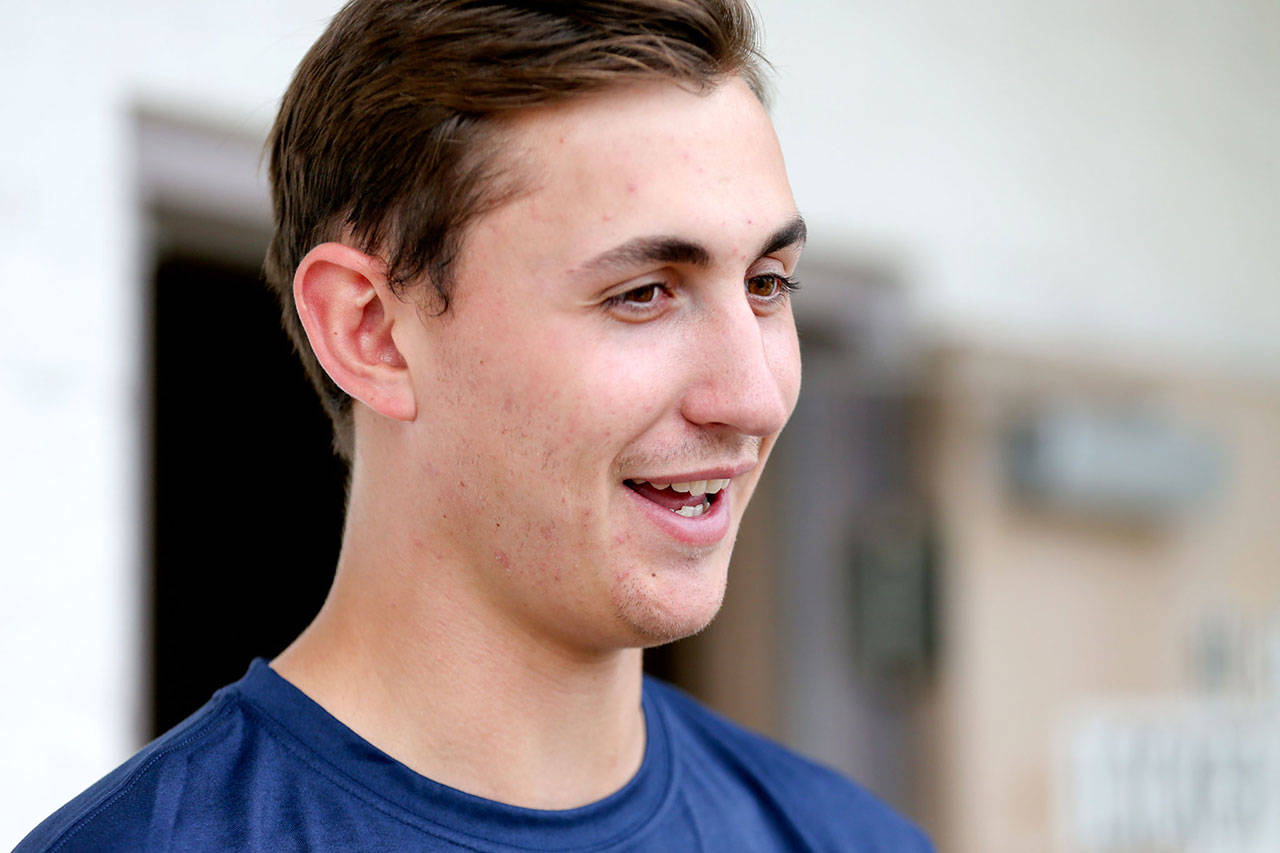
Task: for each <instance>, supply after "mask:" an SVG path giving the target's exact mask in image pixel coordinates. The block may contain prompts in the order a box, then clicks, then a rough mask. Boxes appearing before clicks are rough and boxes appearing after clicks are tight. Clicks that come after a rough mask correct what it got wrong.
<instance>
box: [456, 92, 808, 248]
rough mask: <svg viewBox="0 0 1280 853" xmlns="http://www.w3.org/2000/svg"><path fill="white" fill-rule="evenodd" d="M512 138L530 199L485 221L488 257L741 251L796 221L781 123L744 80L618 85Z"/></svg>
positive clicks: (549, 113)
mask: <svg viewBox="0 0 1280 853" xmlns="http://www.w3.org/2000/svg"><path fill="white" fill-rule="evenodd" d="M503 137H504V141H503V147H504V148H505V149H506V156H508V157H510V165H511V166H512V168H513V169H514V170H515V171H517V172H518V173H519V176H520V181H521V183H522V184H523V186H524V187H525V191H524V192H522V193H520V194H518V195H517V196H516V197H515V198H514V199H513V200H511V201H510V202H508V203H507V204H504V205H502V206H501V207H500V208H498V209H496V210H494V211H491V212H490V213H488V214H486V215H484V216H482V217H481V218H480V219H479V220H478V221H477V222H476V223H475V227H474V233H473V235H472V236H473V237H475V238H476V239H475V241H471V240H469V241H468V242H469V243H472V247H473V248H476V249H480V248H481V246H478V245H475V244H476V243H477V242H478V243H481V244H485V243H488V242H489V241H491V240H501V241H502V244H503V245H504V247H505V251H506V252H509V253H511V252H524V251H529V252H531V253H533V254H534V255H537V256H539V257H541V258H543V259H548V260H549V259H550V258H551V257H554V258H556V259H557V260H558V261H559V262H560V263H562V264H563V263H569V262H571V260H572V258H573V257H577V256H583V257H585V256H590V255H593V254H595V253H596V252H599V251H604V250H605V249H608V248H609V247H610V246H611V245H613V244H616V243H619V242H622V241H625V240H628V239H631V238H634V237H635V236H637V235H639V234H664V235H670V236H678V237H682V238H688V239H690V240H694V241H696V242H699V243H700V244H704V245H707V246H709V247H710V248H712V250H713V252H714V251H716V250H719V251H721V252H728V253H732V252H733V251H734V250H735V247H737V246H738V245H739V244H740V243H741V244H742V245H744V246H746V245H753V246H758V243H759V235H760V234H762V233H765V232H770V231H772V230H773V229H775V228H776V227H777V226H778V225H779V224H780V223H783V222H785V221H788V220H789V219H791V218H792V217H793V216H794V214H795V203H794V201H793V199H792V196H791V190H790V186H789V184H788V183H787V177H786V170H785V167H784V165H783V160H782V153H781V150H780V149H779V146H778V142H777V137H776V135H775V134H774V132H773V127H772V125H771V123H770V122H769V119H768V116H767V114H766V113H765V110H764V107H763V106H762V105H761V104H760V102H759V100H758V99H757V98H756V96H755V95H754V93H752V92H751V90H750V88H749V87H748V86H747V85H746V83H744V82H743V81H742V80H741V79H738V78H730V79H728V80H726V81H725V82H723V83H721V84H720V85H718V86H716V87H715V88H714V89H712V90H710V91H708V92H703V93H695V92H691V91H689V90H687V89H684V88H681V87H680V86H678V85H676V84H674V83H668V82H644V83H637V84H629V85H627V86H625V87H614V88H611V89H608V90H605V91H602V92H599V93H595V94H592V95H589V96H585V97H582V98H578V99H574V100H572V101H569V102H566V103H562V104H557V105H553V106H549V107H539V108H536V109H533V110H527V111H524V112H522V113H520V114H519V115H517V116H516V117H515V118H513V119H512V120H510V121H509V123H508V124H507V126H506V127H505V128H504V133H503ZM464 254H470V253H469V252H464ZM464 265H465V261H464Z"/></svg>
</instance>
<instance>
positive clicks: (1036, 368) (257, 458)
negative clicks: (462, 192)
mask: <svg viewBox="0 0 1280 853" xmlns="http://www.w3.org/2000/svg"><path fill="white" fill-rule="evenodd" d="M337 6H338V4H337V3H336V2H334V0H276V2H271V3H261V2H253V3H250V2H246V1H245V0H224V2H222V3H218V4H205V3H199V4H197V3H162V2H159V0H120V2H117V3H113V4H101V3H89V2H85V0H68V2H63V3H57V4H34V3H5V4H4V12H5V14H4V18H5V21H6V24H5V26H4V27H3V31H2V32H0V72H2V73H3V77H4V79H5V80H6V85H5V86H4V87H3V88H2V89H0V114H2V115H3V117H4V126H5V127H7V128H8V130H7V131H5V132H4V134H3V138H2V139H0V294H2V295H3V299H2V302H0V304H2V305H3V310H0V415H2V417H0V448H2V449H0V453H3V458H4V464H3V466H2V467H0V471H2V472H3V473H0V483H2V484H3V488H0V541H2V542H3V545H2V546H0V584H2V585H3V586H2V588H3V595H0V680H2V681H3V684H4V685H5V700H4V701H3V702H2V703H0V762H2V765H0V766H3V769H4V772H3V773H0V846H3V845H5V844H10V845H11V844H13V843H16V842H17V840H18V839H19V838H20V837H21V836H22V835H23V834H25V832H26V831H27V830H29V829H30V828H31V827H32V826H34V825H35V824H36V823H37V822H38V821H39V820H40V819H42V818H43V817H44V816H45V815H46V814H47V813H49V812H50V811H51V810H52V809H54V808H55V807H57V806H58V805H60V804H61V803H63V802H64V801H65V800H67V799H68V798H69V797H71V796H72V795H74V794H75V793H77V792H78V791H80V790H81V789H83V788H84V787H85V786H87V785H88V784H89V783H91V782H92V781H94V780H95V779H96V778H97V777H99V776H100V775H101V774H103V773H104V772H106V771H107V770H109V769H110V768H111V767H113V766H115V765H116V764H117V763H119V762H120V761H121V760H123V759H124V758H125V757H127V756H128V755H129V754H130V753H132V752H133V751H134V750H135V749H137V748H138V747H139V746H140V745H141V744H142V743H144V742H145V741H146V740H148V739H149V738H150V737H152V736H153V735H154V733H155V732H156V731H158V730H159V729H163V728H165V727H167V726H168V725H171V724H172V723H173V722H175V721H177V720H178V719H181V718H182V717H183V716H185V715H186V714H187V713H189V712H190V711H192V710H194V709H195V708H196V707H197V706H198V705H200V704H201V703H202V702H203V701H204V700H205V699H207V698H208V696H209V694H210V693H211V692H212V690H213V689H215V688H216V687H217V686H219V685H221V684H224V683H226V682H229V681H231V680H234V679H236V678H238V677H239V676H240V675H241V674H242V673H243V671H244V669H245V667H246V666H247V663H248V661H249V659H250V658H251V657H253V656H255V655H263V656H271V655H273V654H275V653H276V652H278V651H279V650H280V649H281V648H283V646H284V645H285V644H286V643H287V642H288V640H289V639H290V638H291V637H292V635H293V634H294V633H296V631H297V630H299V629H300V628H301V627H302V625H304V624H305V622H306V621H307V619H308V618H309V616H310V615H311V614H312V613H313V612H314V611H315V609H316V608H317V607H318V605H319V602H320V600H321V599H322V598H323V595H324V591H325V589H326V587H327V584H328V582H329V580H330V577H331V573H332V564H333V563H332V561H333V556H334V554H335V553H336V547H337V542H338V533H339V531H338V525H339V524H340V518H341V504H342V471H341V468H340V467H339V466H338V465H337V464H336V462H332V461H331V460H330V458H329V457H328V455H327V451H326V447H327V443H328V436H327V429H328V427H327V423H326V422H325V421H324V419H323V416H322V414H321V412H320V408H319V405H318V404H317V403H315V401H314V400H312V398H311V392H310V390H309V388H308V386H306V384H305V381H304V380H303V378H302V374H301V371H300V370H299V369H298V368H297V367H295V366H294V364H293V363H292V361H291V353H290V351H289V346H288V344H287V343H286V341H285V338H284V336H283V334H282V333H280V332H279V331H278V319H277V313H278V312H277V309H276V308H275V306H274V305H273V303H272V301H271V300H270V299H269V298H268V297H267V295H266V292H265V290H264V288H263V286H262V285H261V284H260V283H259V280H258V272H257V270H258V266H259V264H260V262H261V256H262V250H263V246H264V245H265V242H266V239H267V236H268V228H269V213H268V205H267V202H266V190H265V185H264V182H263V178H262V168H261V158H260V154H261V145H262V140H263V138H264V137H265V134H266V131H267V128H268V127H269V125H270V122H271V120H272V118H273V116H274V113H275V110H276V107H277V104H278V99H279V96H280V94H281V93H282V92H283V90H284V87H285V85H286V84H287V81H288V78H289V76H290V74H291V72H292V69H293V67H294V66H295V64H296V63H297V62H298V60H299V59H300V58H301V56H302V54H303V53H304V52H305V51H306V49H307V47H308V46H309V45H310V44H311V42H312V41H313V40H314V39H315V38H316V36H317V35H318V34H319V33H320V31H321V30H322V29H323V26H324V24H325V23H326V21H327V19H328V18H329V16H330V15H332V13H333V12H334V11H336V9H337ZM758 7H759V10H760V13H761V16H762V18H763V20H764V24H765V34H766V47H767V54H768V56H769V57H770V58H771V59H772V61H773V63H774V65H775V66H776V69H777V97H776V103H775V107H774V116H775V122H776V125H777V128H778V132H779V135H780V137H781V139H782V143H783V147H784V150H785V152H786V155H787V159H788V163H789V167H790V171H791V177H792V183H793V186H794V189H795V193H796V197H797V199H798V201H799V204H800V207H801V210H802V211H803V212H804V213H805V215H806V217H807V219H808V221H809V224H810V230H811V234H812V237H811V242H810V246H809V249H808V251H807V253H806V257H805V261H804V262H803V264H802V266H801V269H800V278H801V280H802V281H803V283H804V290H803V291H802V292H801V293H800V294H799V295H798V296H797V301H796V310H797V315H798V321H799V324H800V329H801V336H802V342H803V346H804V352H805V387H804V391H803V394H802V397H801V403H800V406H799V408H798V410H797V412H796V415H795V417H794V420H793V421H792V424H791V426H790V427H789V428H788V431H787V433H786V434H785V435H784V438H783V441H782V442H780V444H779V447H778V450H777V452H776V455H775V457H774V460H775V461H774V462H773V463H772V465H771V467H770V470H769V472H768V473H767V475H766V478H765V480H764V481H763V483H762V486H761V490H760V493H759V496H758V497H757V499H756V502H755V503H754V504H753V505H752V508H751V511H750V513H749V514H748V518H747V520H746V522H745V523H744V525H743V532H742V535H741V537H740V541H739V545H738V549H737V552H736V553H735V564H734V567H733V575H732V577H731V581H730V590H729V596H728V599H727V601H726V606H725V610H724V612H723V614H722V616H721V618H720V619H719V620H718V621H717V622H716V624H715V625H714V626H713V628H712V629H710V630H708V631H707V632H705V633H704V634H702V635H700V636H698V637H696V638H693V639H692V640H689V641H686V642H684V643H681V644H678V645H677V646H674V647H671V648H668V649H664V650H661V651H660V652H657V653H655V654H653V655H651V657H650V659H649V666H650V668H651V669H652V670H653V671H655V672H658V673H661V674H663V675H665V676H666V677H669V678H672V679H674V680H676V681H678V682H679V683H681V684H683V685H685V686H686V687H687V688H688V689H690V690H692V691H693V692H695V693H696V694H698V695H699V696H701V697H702V698H704V699H705V700H706V701H708V702H709V703H711V704H712V705H713V706H714V707H716V708H719V709H721V710H722V711H724V712H725V713H727V714H728V715H730V716H732V717H734V718H736V719H738V720H740V721H742V722H744V723H747V724H748V725H752V726H754V727H756V728H758V729H761V730H763V731H765V732H767V733H769V734H771V735H773V736H775V737H777V738H779V739H781V740H783V741H784V742H786V743H788V744H790V745H792V746H793V747H795V748H797V749H800V750H801V751H804V752H806V753H808V754H810V755H813V756H816V757H818V758H820V759H821V760H823V761H826V762H828V763H830V764H833V765H835V766H837V767H839V768H841V769H843V770H845V771H846V772H848V773H850V774H852V775H853V776H855V777H856V778H858V779H859V780H861V781H862V782H863V783H864V784H866V785H867V786H868V787H870V788H872V789H873V790H875V791H877V792H878V793H880V795H881V796H883V797H884V798H885V799H887V800H889V801H891V802H893V803H894V804H895V805H897V806H898V807H899V808H900V809H902V810H903V811H905V812H906V813H907V814H909V815H911V816H912V817H914V818H915V819H916V820H918V821H920V822H921V823H922V824H923V825H924V826H925V827H926V828H927V829H928V830H929V832H930V833H931V834H932V835H933V836H934V838H935V840H936V841H937V842H938V845H939V848H940V849H941V850H944V851H958V852H959V853H979V852H981V853H990V851H997V853H999V851H1017V852H1018V853H1028V852H1030V853H1034V851H1210V850H1212V851H1264V850H1265V851H1273V850H1277V849H1280V160H1278V158H1277V153H1276V152H1277V151H1280V4H1277V3H1276V2H1275V0H1221V2H1213V3H1211V2H1208V0H1165V2H1161V3H1154V2H1139V1H1138V0H1135V2H1122V3H1116V2H1101V0H1084V2H1080V0H1072V2H1068V0H1040V2H1031V3H1027V2H1012V0H994V2H984V3H969V4H953V3H944V2H940V0H920V2H912V3H870V2H844V3H826V2H817V0H787V2H784V0H760V2H759V3H758ZM229 326H231V327H234V329H235V330H236V331H235V334H234V335H233V336H232V337H231V342H232V343H233V344H234V349H230V348H229V347H228V338H227V336H226V334H225V330H226V329H227V328H228V327H229ZM304 548H306V549H311V550H303V549H304Z"/></svg>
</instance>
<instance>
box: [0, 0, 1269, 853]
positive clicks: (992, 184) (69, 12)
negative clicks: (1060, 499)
mask: <svg viewBox="0 0 1280 853" xmlns="http://www.w3.org/2000/svg"><path fill="white" fill-rule="evenodd" d="M337 5H338V4H337V3H336V2H322V1H321V0H288V2H279V0H277V2H271V3H260V2H248V0H224V2H222V3H217V4H206V3H171V2H162V0H119V2H116V3H112V4H102V3H90V2H87V0H76V2H72V0H68V2H63V3H59V4H36V3H25V4H17V3H14V4H6V6H7V7H9V8H6V10H5V15H4V17H5V19H6V24H5V26H4V27H3V28H0V75H2V79H4V81H5V85H4V86H3V87H0V116H3V121H4V133H3V134H2V135H0V413H3V417H2V418H0V447H2V448H4V451H3V453H4V459H3V465H2V467H0V472H2V473H0V484H3V488H0V543H3V544H0V581H2V582H3V595H0V677H2V679H3V683H4V684H5V685H6V694H5V701H4V702H0V761H3V762H4V768H3V769H4V772H3V773H2V774H0V845H2V844H4V843H6V842H8V843H13V842H15V841H16V840H17V839H18V837H20V836H21V834H22V833H23V832H25V830H26V829H28V828H30V826H31V825H33V824H34V823H35V822H36V821H37V820H39V819H40V818H41V817H42V816H43V814H44V813H46V812H47V811H49V810H50V809H52V808H53V807H54V806H56V805H57V804H58V803H60V802H61V801H62V800H64V799H65V798H67V797H68V796H70V795H71V794H73V793H75V792H76V791H77V790H79V789H80V788H82V787H83V786H84V785H86V784H87V783H89V782H90V781H92V779H93V778H95V777H96V776H98V775H100V774H101V773H102V772H104V771H105V770H107V769H109V768H110V766H112V765H113V764H115V763H116V762H118V761H119V760H121V759H123V758H124V757H125V756H126V755H127V754H128V753H129V752H130V751H131V750H132V749H133V748H135V747H136V745H137V737H138V732H139V731H140V728H139V718H140V706H139V698H138V694H139V691H140V686H141V683H142V682H141V679H142V671H141V661H142V659H141V643H142V630H143V626H142V623H141V621H140V620H141V616H142V604H141V601H140V598H139V596H140V591H141V588H142V586H141V584H142V576H141V571H142V566H141V557H140V555H141V546H142V541H141V531H140V529H139V525H140V494H141V493H142V484H141V483H140V482H139V481H138V473H137V463H138V459H139V447H140V442H139V437H138V428H139V421H140V418H141V416H142V409H141V405H142V398H141V393H142V380H141V370H140V368H141V364H140V356H141V353H140V344H139V333H140V329H141V325H140V319H139V317H140V311H141V309H142V307H143V306H142V298H141V284H140V282H139V267H140V263H139V259H138V258H137V245H138V241H139V213H138V207H137V199H136V197H135V192H136V188H135V182H134V166H133V163H132V160H131V147H130V145H131V141H130V121H131V119H130V115H131V110H132V109H133V107H134V106H135V105H137V104H139V103H141V104H148V105H161V106H167V107H169V108H172V109H173V110H175V111H179V112H186V113H192V114H195V115H198V116H203V117H206V118H213V119H215V120H218V121H222V122H224V123H226V124H227V125H229V126H231V127H239V128H243V129H245V130H247V131H250V132H255V133H263V132H265V129H266V127H267V126H268V124H269V123H270V120H271V118H272V116H273V114H274V110H275V108H276V104H277V99H278V97H279V95H280V93H281V92H282V91H283V89H284V86H285V84H286V82H287V79H288V76H289V73H290V72H291V70H292V68H293V66H294V64H295V63H296V62H297V61H298V59H299V58H300V57H301V55H302V53H303V52H304V51H305V49H306V47H307V46H308V45H309V44H310V43H311V41H312V40H313V39H314V38H315V36H316V35H317V34H318V33H319V32H320V30H321V29H322V26H323V23H324V21H325V19H327V17H328V15H330V14H331V13H332V12H333V11H334V10H335V9H336V7H337ZM760 5H761V11H762V16H763V18H764V19H765V21H766V30H767V33H768V44H769V53H770V55H771V56H772V58H773V59H774V61H775V63H776V65H777V66H778V69H779V71H780V77H781V79H780V85H779V98H778V106H777V109H776V117H777V123H778V126H779V131H780V134H781V136H782V139H783V143H784V147H785V148H786V150H787V154H788V159H789V161H790V164H791V169H792V176H793V181H794V184H795V188H796V192H797V196H798V198H799V200H800V203H801V206H802V209H803V210H804V211H805V213H806V215H807V216H808V218H809V220H810V223H811V227H812V231H813V232H814V235H815V236H814V238H813V244H812V245H813V249H814V251H815V252H816V253H819V254H822V255H824V256H826V257H827V258H832V257H836V258H838V257H839V256H840V255H842V254H848V255H849V256H857V255H860V254H863V253H874V254H877V255H880V256H886V257H888V258H890V260H892V261H893V262H896V263H901V264H902V265H903V267H904V270H905V271H906V272H907V273H908V276H909V281H910V282H912V284H913V288H914V289H913V291H912V300H913V305H914V306H915V309H916V312H917V316H918V317H919V319H920V322H921V324H922V325H923V326H924V327H925V328H928V329H935V330H936V329H942V330H945V331H946V332H947V333H948V334H961V335H971V334H972V335H998V336H1004V337H1014V338H1021V339H1027V340H1032V341H1039V342H1044V344H1045V345H1048V346H1074V347H1078V348H1089V347H1096V346H1098V345H1099V344H1100V343H1101V344H1102V345H1103V346H1104V347H1105V348H1109V349H1112V350H1116V351H1137V352H1145V353H1147V354H1148V355H1149V356H1151V357H1156V358H1176V359H1182V360H1185V361H1187V363H1189V364H1201V363H1204V364H1211V365H1216V366H1218V367H1221V368H1225V369H1228V370H1238V371H1245V372H1250V373H1259V372H1261V373H1267V374H1269V375H1273V376H1275V375H1280V342H1278V341H1280V335H1278V334H1277V332H1278V331H1280V287H1278V286H1277V284H1278V282H1277V272H1276V271H1277V270H1278V269H1280V225H1278V224H1277V223H1280V215H1278V214H1280V209H1278V206H1280V202H1278V201H1277V200H1278V199H1280V165H1278V161H1277V158H1276V156H1275V153H1274V152H1276V151H1277V150H1280V109H1277V107H1278V106H1280V104H1278V103H1277V92H1280V49H1277V48H1280V35H1278V34H1280V6H1277V5H1276V4H1275V3H1274V2H1273V0H1236V2H1216V3H1210V2H1208V0H1203V2H1191V0H1167V2H1162V3H1155V2H1150V0H1148V2H1130V3H1123V4H1116V3H1109V2H1103V1H1102V0H1093V1H1092V2H1068V0H1045V2H1038V3H1035V4H1028V3H1021V2H1013V0H1002V2H987V3H968V4H949V3H944V2H941V0H929V2H917V3H870V2H860V3H841V4H837V3H824V2H817V0H765V2H761V4H760ZM13 7H17V8H13ZM801 277H802V278H803V271H802V276H801ZM802 298H803V295H802Z"/></svg>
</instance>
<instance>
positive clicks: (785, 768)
mask: <svg viewBox="0 0 1280 853" xmlns="http://www.w3.org/2000/svg"><path fill="white" fill-rule="evenodd" d="M645 688H646V690H648V691H649V692H650V695H651V697H652V699H653V700H654V702H655V703H656V704H657V705H659V706H660V707H661V708H663V710H664V712H665V713H664V716H665V718H666V720H667V722H668V724H669V727H670V733H669V738H670V740H671V743H672V747H673V751H674V753H675V756H676V760H677V761H679V762H680V764H681V768H682V772H683V773H686V774H691V775H693V776H695V777H704V776H708V775H712V776H715V777H720V778H718V779H714V780H711V784H719V785H723V784H724V783H725V782H726V780H727V781H728V782H729V783H730V784H734V785H739V786H742V788H743V789H744V790H746V791H748V792H750V794H751V795H752V796H754V797H756V798H758V799H760V800H763V801H765V802H764V806H765V807H766V808H768V809H770V810H772V811H774V812H775V813H777V814H778V815H779V816H780V817H781V818H783V819H785V820H786V821H787V822H788V823H790V824H794V825H795V826H796V827H798V828H800V829H801V831H802V833H803V834H804V835H805V836H806V837H807V838H808V839H809V840H810V841H811V843H813V845H814V846H815V847H817V848H819V849H849V845H856V849H858V850H884V851H894V853H897V851H932V850H933V846H932V844H930V842H929V840H928V838H927V836H925V834H924V833H923V832H922V831H921V830H920V829H919V828H918V827H917V826H915V825H914V824H913V823H911V822H910V821H909V820H907V819H906V818H905V817H903V816H902V815H900V814H899V813H898V812H896V811H895V810H894V809H892V808H891V807H890V806H889V805H887V804H886V803H885V802H884V801H882V800H881V799H879V798H878V797H876V796H875V795H874V794H872V793H871V792H869V791H867V790H866V789H865V788H863V787H862V786H860V785H858V784H857V783H855V782H853V781H852V780H850V779H849V778H847V777H846V776H844V775H842V774H841V773H839V772H837V771H835V770H833V769H832V768H830V767H827V766H825V765H823V764H820V763H818V762H816V761H813V760H811V759H809V758H806V757H804V756H802V755H800V754H799V753H796V752H794V751H792V750H790V749H787V748H786V747H784V746H782V745H780V744H778V743H776V742H774V741H772V740H769V739H768V738H766V737H763V736H762V735H759V734H757V733H755V732H752V731H750V730H748V729H745V728H743V727H742V726H739V725H737V724H736V723H733V722H732V721H730V720H728V719H726V718H724V717H722V716H720V715H719V714H716V713H715V712H713V711H711V710H709V709H707V708H706V707H704V706H703V705H701V704H700V703H698V702H697V701H696V700H694V699H693V698H692V697H690V696H688V695H687V694H685V693H683V692H682V691H680V690H678V689H677V688H675V687H672V686H671V685H668V684H664V683H662V682H660V681H657V680H654V679H646V684H645Z"/></svg>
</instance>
